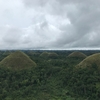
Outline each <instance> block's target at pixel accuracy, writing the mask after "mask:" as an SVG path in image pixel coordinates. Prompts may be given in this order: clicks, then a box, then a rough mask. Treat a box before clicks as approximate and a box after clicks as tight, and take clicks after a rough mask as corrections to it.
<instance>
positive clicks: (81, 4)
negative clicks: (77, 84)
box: [0, 0, 100, 49]
mask: <svg viewBox="0 0 100 100" xmlns="http://www.w3.org/2000/svg"><path fill="white" fill-rule="evenodd" d="M99 5H100V0H96V1H94V0H16V1H12V0H8V1H7V2H4V0H0V22H1V23H0V37H1V38H0V47H1V49H68V48H100V45H99V42H100V39H99V36H100V20H99V18H100V6H99Z"/></svg>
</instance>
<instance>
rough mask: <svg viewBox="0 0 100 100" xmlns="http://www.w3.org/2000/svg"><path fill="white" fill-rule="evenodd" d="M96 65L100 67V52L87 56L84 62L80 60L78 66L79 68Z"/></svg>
mask: <svg viewBox="0 0 100 100" xmlns="http://www.w3.org/2000/svg"><path fill="white" fill-rule="evenodd" d="M92 66H94V67H96V66H98V68H99V69H100V53H96V54H93V55H91V56H88V57H87V58H85V59H84V60H83V61H82V62H80V63H79V64H78V65H77V66H76V67H77V68H78V67H79V68H86V67H90V68H91V67H92Z"/></svg>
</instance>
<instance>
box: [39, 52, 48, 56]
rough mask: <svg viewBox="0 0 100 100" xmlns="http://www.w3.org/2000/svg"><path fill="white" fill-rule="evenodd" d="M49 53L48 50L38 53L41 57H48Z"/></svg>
mask: <svg viewBox="0 0 100 100" xmlns="http://www.w3.org/2000/svg"><path fill="white" fill-rule="evenodd" d="M48 55H49V53H48V52H43V53H42V54H40V56H41V57H48Z"/></svg>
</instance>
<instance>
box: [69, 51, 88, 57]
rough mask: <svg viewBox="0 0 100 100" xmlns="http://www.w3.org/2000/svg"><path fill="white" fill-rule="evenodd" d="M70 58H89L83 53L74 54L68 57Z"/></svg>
mask: <svg viewBox="0 0 100 100" xmlns="http://www.w3.org/2000/svg"><path fill="white" fill-rule="evenodd" d="M68 57H69V58H86V57H87V56H86V55H85V54H84V53H82V52H73V53H71V54H69V55H68Z"/></svg>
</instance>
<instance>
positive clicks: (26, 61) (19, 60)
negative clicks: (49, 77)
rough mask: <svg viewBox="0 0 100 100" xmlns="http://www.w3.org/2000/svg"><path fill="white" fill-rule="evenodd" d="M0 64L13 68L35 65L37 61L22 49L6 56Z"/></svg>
mask: <svg viewBox="0 0 100 100" xmlns="http://www.w3.org/2000/svg"><path fill="white" fill-rule="evenodd" d="M0 66H1V67H7V68H12V69H24V68H29V67H35V66H36V63H35V62H33V61H32V60H31V59H30V58H29V57H28V56H27V55H26V54H25V53H23V52H21V51H16V52H14V53H11V54H10V55H9V56H7V57H6V58H4V59H3V60H2V61H1V62H0Z"/></svg>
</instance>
